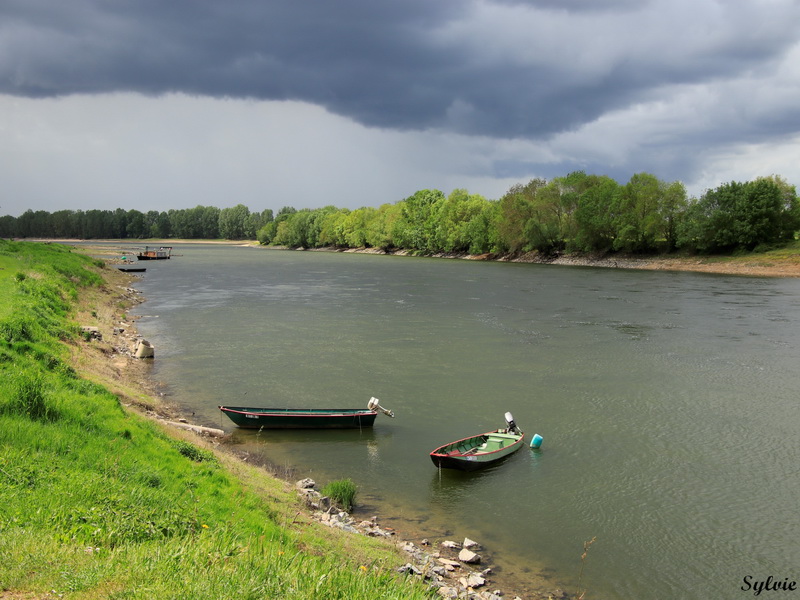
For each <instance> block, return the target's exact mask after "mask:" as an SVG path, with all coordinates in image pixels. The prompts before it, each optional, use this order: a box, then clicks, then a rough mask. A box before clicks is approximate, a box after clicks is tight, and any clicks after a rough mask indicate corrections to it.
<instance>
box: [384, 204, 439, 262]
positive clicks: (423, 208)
mask: <svg viewBox="0 0 800 600" xmlns="http://www.w3.org/2000/svg"><path fill="white" fill-rule="evenodd" d="M442 201H444V194H443V193H442V192H440V191H439V190H419V191H417V192H415V193H414V195H413V196H409V197H408V198H406V199H405V200H402V201H401V202H400V214H401V219H400V220H399V221H398V222H396V223H395V231H394V239H395V241H396V242H397V243H398V246H400V247H402V248H408V249H410V250H422V251H423V252H431V251H433V249H434V231H435V227H436V223H435V215H436V213H437V210H438V204H439V203H440V202H442Z"/></svg>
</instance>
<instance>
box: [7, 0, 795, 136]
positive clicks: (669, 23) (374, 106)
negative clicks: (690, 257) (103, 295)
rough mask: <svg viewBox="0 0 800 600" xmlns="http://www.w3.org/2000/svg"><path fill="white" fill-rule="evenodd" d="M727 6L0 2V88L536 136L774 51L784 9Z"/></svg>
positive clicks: (517, 1)
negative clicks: (198, 99)
mask: <svg viewBox="0 0 800 600" xmlns="http://www.w3.org/2000/svg"><path fill="white" fill-rule="evenodd" d="M745 4H746V3H731V4H730V6H723V5H720V4H717V3H711V4H708V3H704V2H696V3H686V4H683V3H664V4H663V5H662V7H661V9H660V10H661V11H663V14H662V15H657V12H658V11H656V9H655V8H653V7H654V6H656V5H657V2H633V1H632V0H609V1H605V2H603V1H599V0H592V1H589V0H559V1H558V2H556V0H530V1H527V2H525V1H522V0H494V1H491V0H487V1H484V2H479V1H477V0H474V1H471V2H470V1H466V0H437V1H430V0H403V1H397V2H376V1H375V0H338V1H337V2H329V1H316V2H311V1H303V2H297V1H296V0H291V1H286V0H270V1H264V0H235V1H229V2H219V1H213V2H212V1H209V0H168V1H163V0H157V1H156V0H135V1H134V0H128V1H117V2H108V1H102V0H71V1H70V2H64V1H63V0H5V1H4V2H3V3H2V4H1V5H0V92H2V93H6V94H11V95H20V96H29V97H49V96H62V95H69V94H76V93H89V94H93V93H105V92H116V91H133V92H139V93H143V94H149V95H158V94H164V93H169V92H181V93H187V94H193V95H200V96H212V97H232V98H248V97H249V98H258V99H266V100H301V101H305V102H309V103H313V104H317V105H321V106H324V107H325V108H327V109H328V110H329V111H331V112H334V113H336V114H340V115H343V116H346V117H349V118H352V119H353V120H355V121H357V122H359V123H362V124H365V125H369V126H375V127H381V128H397V129H408V130H423V129H439V130H442V131H453V132H458V133H467V134H480V135H486V136H490V137H505V138H511V137H527V138H536V137H540V136H546V135H548V134H552V133H555V132H559V131H563V130H568V129H573V128H576V127H578V126H580V125H582V124H584V123H587V122H590V121H592V120H594V119H596V118H597V117H598V116H600V115H602V114H604V113H606V112H607V111H609V110H615V109H619V108H623V107H626V106H630V105H631V104H633V103H636V102H639V101H642V100H645V99H648V98H649V97H652V94H654V93H656V92H655V91H654V90H657V89H658V88H659V87H663V86H665V85H670V84H687V83H696V82H700V81H704V80H708V79H712V80H713V79H715V78H716V79H720V78H723V79H724V78H726V77H730V76H732V75H733V74H736V73H739V72H742V71H744V70H747V69H754V68H757V67H758V66H759V65H760V64H763V63H765V62H768V61H769V60H770V59H771V58H772V57H775V56H779V55H780V53H781V52H783V51H784V49H785V48H786V46H787V45H788V44H789V43H791V42H793V41H794V40H793V39H792V37H791V36H793V35H795V32H794V26H793V25H792V23H793V22H796V21H792V20H791V19H792V18H796V17H797V16H798V15H797V14H796V13H797V8H796V7H792V5H784V10H785V11H786V12H785V13H784V14H782V15H780V17H779V18H778V19H774V20H772V21H769V20H768V19H767V18H766V17H768V15H764V17H765V19H764V22H763V23H761V26H759V27H755V26H753V25H754V24H753V23H752V22H751V21H752V19H753V18H758V17H759V12H758V11H757V10H755V8H756V7H752V6H751V7H750V8H749V9H748V10H742V8H743V5H745ZM779 4H780V3H778V4H776V6H777V5H779ZM673 6H674V8H673ZM681 7H683V8H681ZM686 7H695V8H696V10H695V11H693V12H691V13H689V12H686V10H685V9H686ZM648 10H650V11H651V12H649V13H648V12H647V11H648ZM652 11H656V12H652ZM639 13H641V18H640V15H639ZM654 15H656V17H657V18H656V17H654ZM648 28H652V31H648Z"/></svg>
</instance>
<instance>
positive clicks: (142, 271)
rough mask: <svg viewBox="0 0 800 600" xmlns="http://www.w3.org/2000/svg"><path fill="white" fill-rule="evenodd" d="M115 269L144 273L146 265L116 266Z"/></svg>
mask: <svg viewBox="0 0 800 600" xmlns="http://www.w3.org/2000/svg"><path fill="white" fill-rule="evenodd" d="M117 269H119V270H120V271H124V272H125V273H144V272H145V271H147V268H146V267H117Z"/></svg>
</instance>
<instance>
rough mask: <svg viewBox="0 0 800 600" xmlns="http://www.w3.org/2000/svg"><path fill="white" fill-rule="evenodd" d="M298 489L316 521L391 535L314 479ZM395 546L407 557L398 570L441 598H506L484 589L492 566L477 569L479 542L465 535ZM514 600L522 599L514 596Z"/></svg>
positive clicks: (302, 482) (364, 532) (299, 484)
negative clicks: (340, 504)
mask: <svg viewBox="0 0 800 600" xmlns="http://www.w3.org/2000/svg"><path fill="white" fill-rule="evenodd" d="M296 487H297V489H298V492H299V494H300V496H301V498H302V499H303V501H304V502H305V503H306V505H307V506H308V507H309V508H310V509H311V510H312V515H313V517H314V518H315V519H317V520H318V521H319V522H321V523H323V524H325V525H328V526H329V527H335V528H338V529H341V530H343V531H347V532H350V533H354V534H358V535H368V536H375V537H387V538H388V537H391V536H393V535H394V531H392V530H391V529H384V528H381V527H380V526H378V518H377V517H372V518H371V519H369V520H365V521H356V520H355V519H353V518H352V517H351V516H350V515H349V514H348V513H347V512H345V511H343V510H340V509H339V508H337V507H336V506H335V504H334V503H333V502H332V501H331V499H330V498H328V497H326V496H323V495H322V494H321V493H320V492H318V491H317V490H316V483H315V482H314V480H313V479H308V478H306V479H301V480H300V481H298V482H297V483H296ZM397 545H398V547H399V548H400V549H401V550H402V551H403V552H404V553H405V554H406V555H407V556H408V558H409V560H408V562H406V563H405V564H404V565H401V566H399V567H398V568H397V572H398V573H401V574H406V575H410V576H414V577H418V578H420V579H422V580H424V581H426V582H427V583H428V584H429V585H431V587H434V588H436V589H437V591H438V594H439V595H440V596H442V597H443V598H451V599H456V598H458V599H466V600H506V597H505V595H504V594H503V592H502V591H501V590H492V591H490V590H489V589H486V588H487V586H488V585H489V579H488V578H489V576H490V575H491V574H492V569H491V568H484V569H482V570H478V565H480V564H481V561H482V557H481V555H480V554H478V551H479V550H480V548H481V547H480V544H478V543H477V542H475V541H473V540H470V539H469V538H465V539H464V542H463V543H458V542H454V541H452V540H445V541H443V542H442V543H441V544H440V547H439V549H438V550H437V549H435V548H432V547H430V542H429V541H428V540H422V541H421V542H420V545H421V546H423V547H425V549H423V548H420V547H419V546H417V545H416V544H414V543H412V542H408V541H400V542H398V544H397ZM512 598H513V600H521V599H520V598H519V597H518V596H513V597H512Z"/></svg>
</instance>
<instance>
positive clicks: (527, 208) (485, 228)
mask: <svg viewBox="0 0 800 600" xmlns="http://www.w3.org/2000/svg"><path fill="white" fill-rule="evenodd" d="M798 229H800V206H799V205H798V201H797V194H796V191H795V188H794V186H790V185H789V184H788V183H786V182H785V181H784V180H783V179H782V178H780V177H778V176H771V177H763V178H759V179H756V180H755V181H751V182H748V183H736V182H731V183H728V184H724V185H721V186H719V187H718V188H716V189H713V190H709V191H707V192H706V193H705V194H704V195H703V196H702V197H701V198H700V199H699V200H697V199H689V198H687V194H686V189H685V187H684V186H683V184H681V183H679V182H673V183H666V182H663V181H660V180H659V179H658V178H656V177H655V176H653V175H650V174H648V173H639V174H636V175H634V176H633V177H631V179H630V181H629V182H628V183H627V184H624V185H622V184H619V183H617V182H616V181H615V180H613V179H611V178H610V177H606V176H598V175H587V174H586V173H584V172H582V171H578V172H574V173H570V174H569V175H567V176H566V177H557V178H555V179H553V180H551V181H545V180H544V179H533V180H531V181H530V182H528V183H527V184H525V185H522V184H519V185H515V186H513V187H512V188H511V189H510V190H508V192H507V193H506V194H505V195H504V196H503V197H502V198H500V199H499V200H487V199H485V198H483V197H482V196H479V195H474V194H469V193H468V192H467V191H466V190H455V191H453V192H452V193H451V194H450V195H449V196H446V197H445V195H444V194H443V193H442V192H440V191H438V190H420V191H418V192H416V193H415V194H414V195H413V196H410V197H408V198H406V199H405V200H401V201H400V202H397V203H395V204H384V205H383V206H381V207H379V208H359V209H357V210H352V211H351V210H346V209H345V210H342V209H337V208H335V207H333V206H328V207H325V208H319V209H315V210H300V211H297V210H294V209H282V210H281V211H280V212H279V213H278V215H277V216H276V217H275V219H274V220H272V221H270V222H268V223H266V224H265V225H264V227H263V228H261V229H260V230H259V231H258V241H259V242H260V243H262V244H275V245H284V246H290V247H303V248H315V247H324V246H337V247H342V248H358V247H375V248H383V249H393V248H397V249H406V250H412V251H418V252H421V253H463V252H466V253H469V254H486V253H519V252H530V251H534V250H535V251H538V252H540V253H543V254H549V255H552V254H558V253H560V252H564V251H567V252H628V253H653V252H670V251H673V250H676V249H684V250H687V251H692V252H703V253H712V252H714V253H726V252H734V251H737V250H755V249H763V248H767V247H772V246H775V245H780V244H783V243H785V242H787V241H790V240H792V239H794V236H795V233H796V232H797V230H798Z"/></svg>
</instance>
